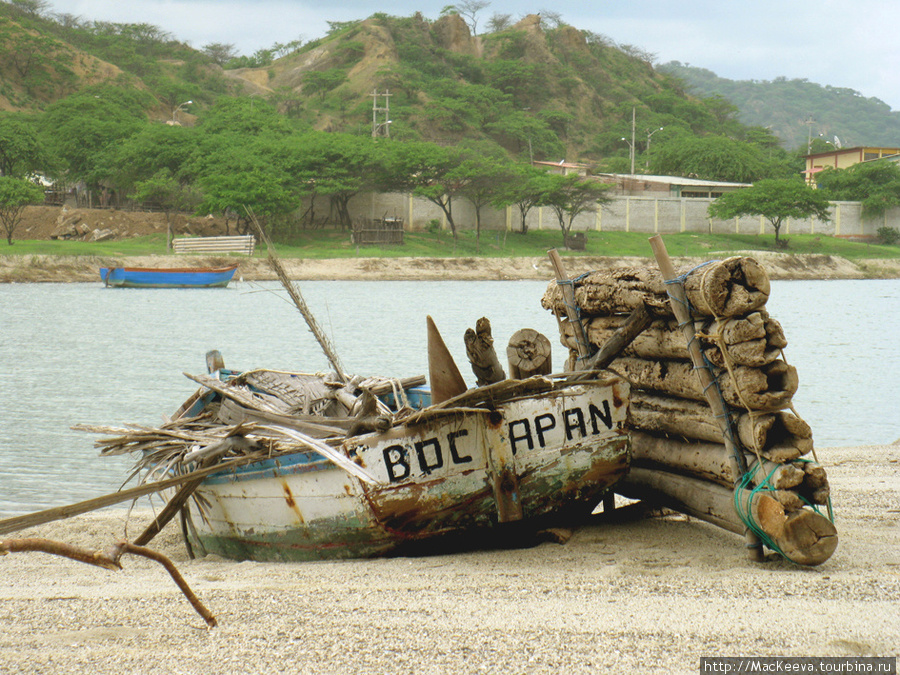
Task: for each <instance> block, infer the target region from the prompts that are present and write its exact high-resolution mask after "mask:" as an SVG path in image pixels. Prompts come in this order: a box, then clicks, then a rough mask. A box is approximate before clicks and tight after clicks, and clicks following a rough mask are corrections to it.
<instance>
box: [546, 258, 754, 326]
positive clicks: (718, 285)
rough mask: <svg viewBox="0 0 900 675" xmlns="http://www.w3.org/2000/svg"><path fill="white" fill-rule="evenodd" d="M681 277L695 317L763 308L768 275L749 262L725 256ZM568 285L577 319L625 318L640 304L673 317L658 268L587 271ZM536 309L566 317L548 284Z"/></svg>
mask: <svg viewBox="0 0 900 675" xmlns="http://www.w3.org/2000/svg"><path fill="white" fill-rule="evenodd" d="M685 275H686V276H685ZM682 276H683V277H684V289H685V293H686V294H687V298H688V301H689V302H690V304H691V307H692V308H693V310H694V312H695V313H696V314H698V315H703V316H718V317H731V316H743V315H745V314H749V313H750V312H752V311H754V310H757V309H759V308H760V307H762V306H764V305H765V304H766V301H767V300H768V298H769V291H770V284H769V277H768V275H767V274H766V271H765V269H763V267H762V265H760V264H759V263H758V262H757V261H756V260H754V259H753V258H746V257H733V258H727V259H726V260H721V261H716V262H713V263H710V264H707V265H705V266H701V267H699V268H695V269H694V270H685V271H682ZM572 283H573V285H574V288H575V304H576V305H577V306H578V308H579V309H580V311H581V313H582V315H590V316H607V315H613V314H628V313H630V312H632V311H633V310H634V309H635V308H636V307H638V306H639V305H640V304H641V303H644V304H646V305H647V307H648V308H649V309H650V311H651V312H653V313H654V314H657V315H659V316H671V315H672V310H671V309H670V307H669V297H668V293H667V288H666V283H665V282H664V281H663V278H662V275H661V274H660V273H659V271H658V270H654V269H651V268H649V267H620V268H617V269H613V270H604V271H602V272H589V273H587V274H584V275H582V276H580V277H578V278H577V279H576V280H575V281H573V282H572ZM541 305H542V306H543V307H544V309H549V310H551V311H553V312H554V313H555V314H556V315H557V316H565V312H566V303H565V298H564V296H563V291H562V289H561V288H560V287H559V285H558V284H556V283H555V282H551V284H550V286H549V287H548V289H547V291H546V292H545V293H544V297H543V298H542V299H541Z"/></svg>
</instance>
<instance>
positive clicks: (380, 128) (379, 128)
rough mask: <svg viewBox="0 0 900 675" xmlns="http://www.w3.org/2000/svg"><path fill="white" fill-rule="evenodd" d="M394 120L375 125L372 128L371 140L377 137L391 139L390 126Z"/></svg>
mask: <svg viewBox="0 0 900 675" xmlns="http://www.w3.org/2000/svg"><path fill="white" fill-rule="evenodd" d="M393 122H394V120H388V121H387V122H382V123H380V124H376V125H375V126H374V127H373V128H372V138H376V137H378V136H385V137H386V138H390V137H391V126H390V125H391V124H393Z"/></svg>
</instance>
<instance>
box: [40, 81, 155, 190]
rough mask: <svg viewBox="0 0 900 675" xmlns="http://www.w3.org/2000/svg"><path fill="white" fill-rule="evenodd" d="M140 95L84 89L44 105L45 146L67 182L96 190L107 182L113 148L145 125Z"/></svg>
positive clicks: (121, 91) (145, 119) (109, 88)
mask: <svg viewBox="0 0 900 675" xmlns="http://www.w3.org/2000/svg"><path fill="white" fill-rule="evenodd" d="M141 102H142V99H141V94H139V93H137V92H128V91H123V90H121V89H117V88H115V87H102V88H97V89H86V90H84V91H83V92H80V93H78V94H75V95H72V96H69V97H68V98H65V99H62V100H60V101H57V102H56V103H53V104H51V105H50V106H48V108H47V111H46V113H44V116H43V119H42V127H43V130H44V136H45V138H47V147H48V148H49V149H50V150H51V151H52V152H53V153H54V154H55V155H56V156H58V157H59V158H60V160H61V161H62V163H63V164H64V168H65V169H66V170H67V175H68V177H69V178H70V180H72V181H73V182H74V181H79V180H81V181H84V182H85V183H86V184H87V185H88V186H89V187H98V186H99V185H100V183H101V182H105V181H107V180H108V179H109V173H110V169H111V167H110V165H109V157H110V156H111V152H112V150H113V148H115V147H116V145H117V144H119V143H121V142H123V141H124V140H125V139H126V138H128V137H129V136H131V135H132V134H134V133H136V132H137V131H139V130H140V129H141V128H142V127H143V126H144V125H145V124H146V122H147V116H146V114H145V113H144V111H143V108H142V106H141Z"/></svg>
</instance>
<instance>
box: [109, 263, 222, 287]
mask: <svg viewBox="0 0 900 675" xmlns="http://www.w3.org/2000/svg"><path fill="white" fill-rule="evenodd" d="M237 268H238V266H237V265H230V266H228V267H170V268H155V267H101V268H100V278H101V279H102V280H103V282H104V284H105V285H106V286H113V287H117V288H224V287H225V286H227V285H228V282H230V281H231V278H232V277H233V276H234V273H235V271H236V270H237Z"/></svg>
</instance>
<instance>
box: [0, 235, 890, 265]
mask: <svg viewBox="0 0 900 675" xmlns="http://www.w3.org/2000/svg"><path fill="white" fill-rule="evenodd" d="M648 236H649V235H648V234H645V233H637V232H588V233H587V247H586V249H585V250H584V251H578V252H575V251H566V250H564V249H563V248H562V235H561V234H560V232H559V230H534V231H531V232H529V233H528V234H525V235H522V234H517V233H515V232H505V231H495V230H491V231H485V232H482V234H481V241H480V243H479V244H478V245H476V241H475V233H474V232H471V231H468V230H467V231H464V232H460V233H459V238H458V239H457V240H456V241H454V240H453V237H452V236H451V235H450V234H449V233H448V232H443V231H442V232H434V233H432V232H407V233H406V234H405V236H404V240H405V243H404V244H403V245H402V246H385V247H377V246H366V247H357V246H354V245H353V244H351V243H350V235H349V233H348V232H342V231H338V230H311V231H309V232H305V233H303V234H302V235H301V236H299V237H297V238H296V239H294V240H292V241H290V242H285V243H277V244H276V245H275V248H276V250H277V252H278V255H279V256H280V257H282V258H354V257H365V258H397V257H437V258H451V257H486V258H521V257H536V256H544V255H546V252H547V250H548V249H551V248H556V249H558V250H559V251H560V253H561V254H562V255H589V256H613V257H621V256H640V257H645V258H649V257H651V256H652V252H651V250H650V245H649V244H648V242H647V239H648ZM783 239H787V242H788V246H787V248H776V247H775V236H774V235H769V234H765V235H738V234H702V233H691V232H683V233H678V234H666V235H663V241H664V242H665V244H666V247H667V248H668V250H669V254H670V255H672V256H691V257H720V256H722V255H723V254H729V253H731V252H736V251H742V252H744V251H779V252H783V253H800V254H815V255H831V256H840V257H843V258H847V259H849V260H858V259H861V258H900V246H884V245H878V244H869V243H863V242H855V241H847V240H845V239H838V238H835V237H827V236H821V235H808V234H807V235H792V236H790V237H786V238H783ZM165 254H166V240H165V235H164V234H153V235H149V236H146V237H135V238H133V239H126V240H122V241H104V242H81V241H53V240H48V241H35V240H21V241H15V243H14V244H13V245H12V246H7V245H5V244H4V243H2V242H0V255H56V256H101V257H127V256H147V255H165ZM256 256H257V257H260V256H265V249H264V248H258V249H257V254H256Z"/></svg>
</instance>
